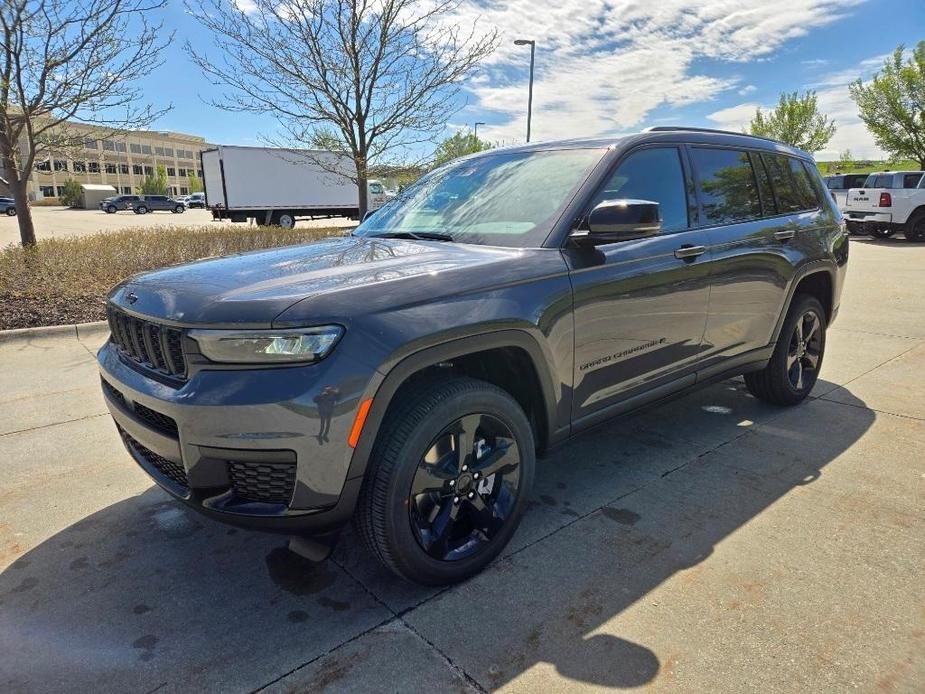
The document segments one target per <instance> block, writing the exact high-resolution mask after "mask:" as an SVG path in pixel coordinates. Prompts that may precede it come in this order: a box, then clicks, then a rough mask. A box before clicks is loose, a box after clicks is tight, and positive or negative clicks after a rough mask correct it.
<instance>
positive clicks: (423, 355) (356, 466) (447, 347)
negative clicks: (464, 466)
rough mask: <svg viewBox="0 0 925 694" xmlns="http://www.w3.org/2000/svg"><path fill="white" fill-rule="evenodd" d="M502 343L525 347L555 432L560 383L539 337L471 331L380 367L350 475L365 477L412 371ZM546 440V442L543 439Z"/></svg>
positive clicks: (549, 432)
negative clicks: (385, 422) (391, 407)
mask: <svg viewBox="0 0 925 694" xmlns="http://www.w3.org/2000/svg"><path fill="white" fill-rule="evenodd" d="M500 347H517V348H520V349H523V350H524V351H525V352H526V353H527V355H528V356H529V357H530V360H531V361H532V362H533V367H534V369H535V371H536V375H537V378H538V380H539V384H540V390H541V392H542V398H543V405H544V407H543V409H542V410H541V412H543V411H545V414H546V425H547V426H546V431H547V439H548V438H550V437H551V436H552V432H553V428H554V426H555V423H556V407H557V403H558V398H557V397H556V387H555V384H554V381H553V379H552V376H551V374H550V370H549V365H548V364H547V361H546V359H545V358H544V356H543V350H542V348H541V347H540V345H539V343H537V341H536V339H535V338H534V337H533V336H532V335H530V333H528V332H526V331H524V330H517V329H504V330H497V331H493V332H487V333H480V334H478V335H471V336H468V337H463V338H459V339H455V340H451V341H448V342H442V343H440V344H437V345H433V346H430V347H425V348H423V349H421V350H418V351H416V352H414V353H412V354H410V355H408V356H406V357H404V358H403V359H402V360H401V361H399V362H398V363H397V364H395V366H393V367H392V368H391V369H390V370H389V371H388V372H387V373H385V374H383V373H382V372H380V371H377V372H376V374H375V375H374V377H373V380H372V381H370V383H369V385H368V386H367V388H366V392H364V394H363V396H362V398H361V402H362V401H363V400H366V399H368V398H372V400H373V404H372V407H371V408H370V410H369V414H368V415H367V418H366V422H365V424H364V425H363V433H362V434H361V435H360V439H359V441H358V442H357V447H356V448H355V449H354V450H353V452H352V456H351V459H350V466H349V468H348V471H347V479H348V480H350V479H354V478H356V477H362V476H364V475H365V474H366V468H367V465H368V463H369V459H370V456H371V454H372V450H373V445H374V444H375V442H376V437H377V436H378V435H379V429H380V427H381V426H382V422H383V420H384V419H385V414H386V412H387V411H388V408H389V405H390V404H391V403H392V399H393V398H394V397H395V393H396V392H397V391H398V389H399V388H400V387H401V385H402V384H403V383H404V382H405V381H406V380H407V379H408V378H409V377H410V376H411V375H412V374H415V373H417V372H418V371H421V370H422V369H425V368H428V367H431V366H435V365H436V364H439V363H440V362H443V361H450V360H452V359H455V358H457V357H461V356H464V355H466V354H472V353H474V352H484V351H486V350H490V349H497V348H500ZM543 443H545V442H543Z"/></svg>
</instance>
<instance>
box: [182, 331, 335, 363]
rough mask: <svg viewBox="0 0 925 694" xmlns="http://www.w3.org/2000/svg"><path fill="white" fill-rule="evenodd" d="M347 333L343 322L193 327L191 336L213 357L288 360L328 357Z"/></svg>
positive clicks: (243, 360) (245, 360)
mask: <svg viewBox="0 0 925 694" xmlns="http://www.w3.org/2000/svg"><path fill="white" fill-rule="evenodd" d="M343 334H344V329H343V328H342V327H340V326H339V325H325V326H321V327H318V328H294V329H291V330H289V329H287V330H191V331H190V333H189V336H190V337H191V338H193V339H194V340H196V342H198V343H199V349H200V350H201V351H202V353H203V354H204V355H205V356H207V357H208V358H209V359H211V360H212V361H217V362H222V363H226V364H285V363H291V362H310V361H318V360H319V359H324V358H325V357H326V356H327V355H328V353H329V352H330V351H331V350H332V349H334V345H336V344H337V341H338V340H339V339H340V337H341V335H343Z"/></svg>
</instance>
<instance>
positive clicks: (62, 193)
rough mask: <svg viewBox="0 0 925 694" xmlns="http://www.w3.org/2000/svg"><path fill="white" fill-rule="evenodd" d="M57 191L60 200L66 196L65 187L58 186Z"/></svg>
mask: <svg viewBox="0 0 925 694" xmlns="http://www.w3.org/2000/svg"><path fill="white" fill-rule="evenodd" d="M57 190H58V195H57V197H59V198H60V197H61V196H62V195H64V186H58V189H57Z"/></svg>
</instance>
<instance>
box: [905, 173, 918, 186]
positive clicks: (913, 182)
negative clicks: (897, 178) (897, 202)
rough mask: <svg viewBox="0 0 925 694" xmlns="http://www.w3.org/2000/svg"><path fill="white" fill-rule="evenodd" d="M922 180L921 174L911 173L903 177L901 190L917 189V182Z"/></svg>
mask: <svg viewBox="0 0 925 694" xmlns="http://www.w3.org/2000/svg"><path fill="white" fill-rule="evenodd" d="M921 180H922V174H920V173H911V174H906V175H905V176H903V188H918V187H919V181H921Z"/></svg>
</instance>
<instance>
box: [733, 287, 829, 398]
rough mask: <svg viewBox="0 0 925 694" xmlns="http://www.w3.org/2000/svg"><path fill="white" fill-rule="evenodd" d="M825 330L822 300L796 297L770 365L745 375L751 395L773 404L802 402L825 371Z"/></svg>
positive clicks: (804, 296)
mask: <svg viewBox="0 0 925 694" xmlns="http://www.w3.org/2000/svg"><path fill="white" fill-rule="evenodd" d="M825 331H826V317H825V310H824V309H823V308H822V304H821V303H820V302H819V299H817V298H816V297H814V296H810V295H808V294H797V295H796V296H795V297H794V298H793V303H792V304H791V306H790V310H789V311H788V312H787V318H786V319H785V320H784V325H783V327H782V328H781V331H780V337H779V338H778V340H777V345H776V346H775V348H774V354H773V355H772V356H771V360H770V361H769V362H768V365H767V366H766V367H764V368H763V369H762V370H761V371H753V372H751V373H747V374H745V385H746V387H747V388H748V390H749V392H750V393H751V394H752V395H754V396H755V397H756V398H758V399H759V400H764V401H765V402H769V403H772V404H774V405H797V404H799V403H800V402H802V401H803V399H804V398H806V396H807V395H809V393H810V391H811V390H812V389H813V386H814V385H816V379H818V377H819V370H820V369H821V368H822V358H823V356H824V355H825Z"/></svg>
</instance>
